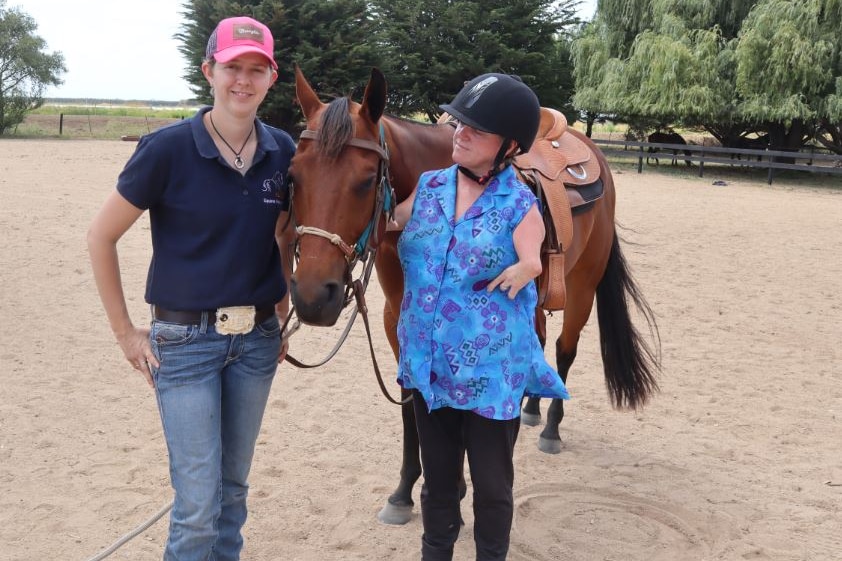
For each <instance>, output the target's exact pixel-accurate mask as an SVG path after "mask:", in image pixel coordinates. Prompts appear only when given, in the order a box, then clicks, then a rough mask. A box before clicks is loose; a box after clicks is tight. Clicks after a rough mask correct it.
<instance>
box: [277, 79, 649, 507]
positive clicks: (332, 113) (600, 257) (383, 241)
mask: <svg viewBox="0 0 842 561" xmlns="http://www.w3.org/2000/svg"><path fill="white" fill-rule="evenodd" d="M295 75H296V96H297V99H298V102H299V104H300V105H301V108H302V111H303V113H304V116H305V118H306V121H307V130H306V131H305V132H304V133H302V137H301V141H300V142H299V144H298V151H297V152H296V154H295V157H294V158H293V160H292V165H291V167H290V176H291V178H292V181H293V185H294V188H293V218H294V221H295V224H296V226H297V230H298V232H299V236H298V241H297V244H298V247H297V254H298V258H299V261H298V263H297V266H296V269H295V272H294V274H293V276H292V279H291V283H290V295H291V298H292V304H293V306H294V308H295V310H296V313H297V316H298V318H299V319H300V320H301V321H302V322H304V323H308V324H311V325H322V326H324V325H333V324H334V323H335V322H336V321H337V319H338V317H339V314H340V312H341V310H342V308H343V306H344V304H345V303H346V302H347V293H348V282H349V278H350V276H351V273H350V270H349V267H350V266H352V265H353V264H354V263H355V262H356V260H357V258H358V256H359V254H360V251H361V248H362V247H363V246H364V245H366V243H365V241H366V240H368V241H367V243H369V244H371V243H372V242H371V240H374V242H373V245H374V246H376V247H377V252H376V260H375V263H376V270H377V276H378V279H379V281H380V285H381V287H382V289H383V293H384V295H385V301H386V302H385V307H384V311H383V317H384V323H385V328H386V336H387V338H388V340H389V343H390V344H391V346H392V349H393V351H394V352H395V354H396V356H397V353H398V343H397V336H396V327H397V320H398V314H399V311H400V302H401V298H402V293H403V274H402V271H401V267H400V262H399V260H398V255H397V249H396V245H397V239H398V234H397V233H395V232H389V233H386V232H385V220H384V219H383V218H382V216H383V215H384V214H385V213H384V212H380V208H381V205H382V203H378V201H381V199H382V193H383V189H384V186H385V189H387V190H388V189H389V184H391V188H393V189H394V194H395V196H396V199H397V201H398V202H399V201H402V200H403V199H405V198H406V197H407V196H408V195H409V194H410V193H411V192H412V190H413V189H414V188H415V185H416V182H417V180H418V177H419V175H420V174H421V173H422V172H424V171H426V170H430V169H437V168H444V167H447V166H449V165H451V164H452V161H451V151H452V138H453V128H452V127H451V126H449V125H447V124H442V125H426V124H421V123H416V122H412V121H407V120H403V119H398V118H394V117H391V116H386V115H384V114H383V112H384V109H385V105H386V80H385V78H384V76H383V74H382V73H380V71H379V70H376V69H373V70H372V73H371V78H370V80H369V82H368V85H367V87H366V89H365V93H364V96H363V101H362V103H361V104H360V103H356V102H353V101H351V100H350V99H348V98H338V99H335V100H333V101H331V102H330V103H322V102H321V101H320V100H319V98H318V96H317V95H316V93H315V92H314V91H313V89H312V87H311V86H310V84H309V83H308V82H307V80H306V79H305V77H304V76H303V74H302V73H301V71H300V69H298V68H296V74H295ZM568 134H576V135H579V133H577V132H576V131H573V130H570V131H569V132H568ZM579 136H582V138H583V140H584V141H585V142H586V143H587V144H588V145H589V146H591V148H592V149H593V150H594V151H595V153H596V154H597V156H598V158H599V162H600V165H601V175H600V178H601V180H602V181H603V183H604V185H605V194H604V196H603V197H602V198H601V199H599V200H597V201H596V202H595V203H594V204H593V205H592V206H591V207H590V208H589V209H588V210H586V211H585V212H581V213H577V214H576V215H575V218H574V237H573V244H572V246H571V247H570V248H568V249H567V252H566V267H565V269H566V282H567V291H568V292H567V293H568V297H567V306H566V308H565V310H564V322H563V326H562V331H561V335H560V336H559V338H558V340H557V342H556V353H557V354H556V356H557V366H558V372H559V373H560V374H561V377H562V378H563V379H565V380H566V378H567V373H568V371H569V370H570V366H571V364H572V363H573V359H574V358H575V356H576V348H577V344H578V341H579V333H580V332H581V330H582V328H583V327H584V325H585V323H586V322H587V321H588V318H589V316H590V313H591V308H592V306H593V302H594V296H596V298H597V310H598V318H599V327H600V334H601V336H600V339H601V343H602V356H603V364H604V370H605V380H606V384H607V387H608V391H609V393H610V396H611V400H612V402H613V404H614V406H616V407H630V408H636V407H638V406H641V405H643V404H644V403H645V402H646V401H647V398H648V397H649V396H650V394H651V393H652V392H654V391H655V390H657V383H656V381H655V378H654V374H655V371H656V368H657V360H656V358H655V356H654V355H653V353H652V351H650V349H649V348H648V347H647V345H646V344H645V342H644V341H643V339H642V338H641V336H640V335H639V333H638V332H637V330H636V329H635V328H634V326H633V325H632V322H631V318H630V314H629V310H628V303H627V295H628V296H630V297H631V298H632V299H633V300H634V301H635V303H636V304H637V306H638V307H639V308H640V309H641V310H642V311H643V312H644V316H645V318H646V319H647V321H649V323H650V328H652V327H654V318H653V317H652V313H651V310H649V308H648V306H647V305H646V303H645V301H643V300H642V298H641V297H640V294H639V292H638V290H637V287H636V286H635V283H634V281H633V280H632V278H631V276H630V275H629V271H628V268H627V266H626V262H625V260H624V258H623V255H622V253H621V251H620V245H619V243H618V240H617V236H616V233H615V227H614V200H615V193H614V184H613V181H612V179H611V174H610V172H609V168H608V164H607V162H606V161H605V158H604V156H603V155H602V154H601V153H600V152H599V151H598V149H597V148H596V147H595V146H594V145H593V144H592V143H591V142H590V140H589V139H586V138H585V137H584V136H583V135H579ZM381 180H383V181H381ZM361 240H362V242H361ZM536 317H537V318H538V320H539V321H538V327H539V335H540V336H541V337H542V341H541V342H542V344H543V343H544V342H545V338H544V335H545V321H544V320H545V316H544V314H543V313H540V311H538V313H537V314H536ZM655 333H657V328H656V327H655ZM401 395H402V396H403V397H406V396H407V395H408V392H406V391H402V392H401ZM401 409H402V417H403V465H402V466H401V472H400V477H401V478H400V483H399V485H398V487H397V489H396V490H395V491H394V493H393V494H392V495H391V496H390V497H389V500H388V503H387V505H386V506H385V507H384V508H383V510H382V511H381V512H380V514H379V515H378V517H379V518H380V520H381V521H383V522H386V523H391V524H403V523H405V522H407V521H408V520H409V519H410V516H411V513H412V506H413V501H412V488H413V486H414V485H415V482H416V481H417V480H418V478H419V477H420V476H421V464H420V460H419V450H418V436H417V433H416V428H415V418H414V415H413V411H412V406H411V404H409V405H404V406H403V407H402V408H401ZM563 416H564V407H563V403H562V401H561V400H553V402H552V404H551V405H550V407H549V410H548V416H547V424H546V427H545V428H544V430H543V432H542V433H541V436H540V439H539V446H540V447H541V449H542V450H544V451H547V452H551V453H556V452H559V451H560V450H561V439H560V437H559V433H558V426H559V423H560V422H561V419H562V417H563ZM523 418H524V422H526V423H528V424H537V422H538V421H539V420H540V409H539V402H538V400H537V399H529V400H528V402H527V404H526V406H525V407H524V410H523Z"/></svg>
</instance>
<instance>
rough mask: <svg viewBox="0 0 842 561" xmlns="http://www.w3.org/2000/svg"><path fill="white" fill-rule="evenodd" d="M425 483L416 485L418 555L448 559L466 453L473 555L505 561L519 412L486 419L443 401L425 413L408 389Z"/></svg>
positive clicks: (455, 530)
mask: <svg viewBox="0 0 842 561" xmlns="http://www.w3.org/2000/svg"><path fill="white" fill-rule="evenodd" d="M412 394H413V398H412V399H413V404H414V408H415V419H416V423H417V425H418V438H419V441H420V442H421V465H422V468H423V470H424V485H423V487H422V488H421V519H422V521H423V523H424V535H423V536H422V537H421V558H422V560H423V561H450V559H452V558H453V545H454V544H455V543H456V538H458V537H459V528H460V524H461V520H462V518H461V515H460V511H459V500H460V497H459V485H458V483H459V475H460V474H461V472H462V469H463V468H462V459H463V452H466V453H467V456H468V464H469V465H470V469H471V483H472V484H473V487H474V497H473V502H474V542H475V543H476V548H477V557H476V558H477V561H505V559H506V554H507V552H508V551H509V533H510V532H511V529H512V516H513V513H514V501H513V498H512V487H513V485H514V466H513V464H512V455H513V454H514V449H515V442H516V441H517V435H518V431H519V430H520V418H517V419H512V420H510V421H495V420H493V419H486V418H485V417H482V416H480V415H477V414H476V413H472V412H471V411H463V410H459V409H451V408H448V407H444V408H441V409H436V410H434V411H433V412H431V413H429V412H428V411H427V404H426V403H425V402H424V398H423V397H422V396H421V394H420V393H418V392H417V391H414V390H413V392H412Z"/></svg>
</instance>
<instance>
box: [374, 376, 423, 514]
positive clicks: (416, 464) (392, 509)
mask: <svg viewBox="0 0 842 561" xmlns="http://www.w3.org/2000/svg"><path fill="white" fill-rule="evenodd" d="M409 395H411V394H410V392H409V391H408V390H403V389H402V390H401V399H402V400H403V399H406V398H407V397H408V396H409ZM401 420H402V421H403V456H402V460H401V472H400V474H401V479H400V482H399V483H398V486H397V488H396V489H395V491H394V492H393V493H392V494H391V495H389V498H388V500H387V501H386V504H385V506H383V508H382V509H381V510H380V512H379V513H377V519H378V520H380V522H382V523H384V524H396V525H400V524H406V523H407V522H409V521H410V519H411V518H412V507H413V506H415V503H414V502H413V500H412V488H413V487H414V486H415V483H416V482H417V481H418V478H419V477H421V458H420V456H419V448H418V431H417V429H416V427H415V413H414V412H413V410H412V402H410V403H407V404H404V405H402V406H401Z"/></svg>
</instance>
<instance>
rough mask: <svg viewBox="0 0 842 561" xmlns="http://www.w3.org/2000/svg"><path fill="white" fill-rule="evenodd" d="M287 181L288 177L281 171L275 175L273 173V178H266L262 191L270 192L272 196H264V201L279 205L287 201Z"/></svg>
mask: <svg viewBox="0 0 842 561" xmlns="http://www.w3.org/2000/svg"><path fill="white" fill-rule="evenodd" d="M285 183H286V178H285V177H284V174H283V173H281V172H280V171H276V172H275V175H273V176H272V177H271V178H269V179H264V180H263V187H261V191H263V192H264V193H267V194H269V195H270V196H268V197H263V202H264V203H266V204H270V205H279V204H282V203H286V200H287V190H286V189H284V185H285Z"/></svg>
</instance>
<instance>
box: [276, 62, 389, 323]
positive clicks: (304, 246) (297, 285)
mask: <svg viewBox="0 0 842 561" xmlns="http://www.w3.org/2000/svg"><path fill="white" fill-rule="evenodd" d="M295 93H296V98H297V100H298V103H299V105H300V106H301V110H302V112H303V113H304V117H305V119H306V122H307V129H306V130H305V131H304V132H302V134H301V139H300V141H299V143H298V149H297V151H296V153H295V157H293V159H292V163H291V166H290V176H291V178H292V184H293V197H292V212H293V217H294V221H295V225H296V231H297V233H298V240H297V248H296V249H297V255H298V264H297V267H296V269H295V272H294V274H293V276H292V279H291V283H290V297H291V298H292V304H293V305H294V306H295V309H296V312H297V315H298V318H299V319H300V320H301V321H302V322H304V323H308V324H311V325H322V326H325V325H333V324H334V323H336V320H337V319H338V317H339V314H340V313H341V311H342V308H343V307H344V305H345V302H346V293H347V289H348V286H349V283H350V282H351V274H352V269H353V267H354V265H355V263H356V262H357V261H358V260H359V259H360V258H361V257H362V258H365V257H367V255H366V254H365V251H366V248H367V247H368V246H369V245H370V244H372V243H373V244H375V245H376V243H377V240H378V239H379V238H380V237H381V236H382V235H383V232H384V229H385V220H382V219H381V218H382V214H383V212H382V209H383V206H384V204H385V205H387V206H388V205H389V204H390V199H388V195H389V194H388V193H387V191H389V190H390V188H389V186H388V182H387V181H384V180H385V179H386V175H387V173H388V172H387V165H388V153H387V152H386V150H385V148H384V144H385V138H384V133H383V131H382V126H381V124H380V118H381V117H382V115H383V111H384V109H385V106H386V79H385V77H384V76H383V74H382V73H381V72H380V71H379V70H377V69H372V71H371V77H370V79H369V82H368V85H367V86H366V89H365V94H364V96H363V101H362V103H356V102H354V101H352V100H351V99H350V98H348V97H342V98H337V99H334V100H333V101H331V102H330V103H323V102H321V101H320V100H319V97H318V96H317V95H316V92H315V91H313V88H312V87H311V86H310V84H309V83H308V82H307V80H306V78H305V77H304V75H303V73H302V72H301V69H300V68H298V67H297V66H296V68H295ZM384 195H385V196H386V198H387V199H388V200H386V202H385V203H384V201H383V200H382V199H383V197H384Z"/></svg>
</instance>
